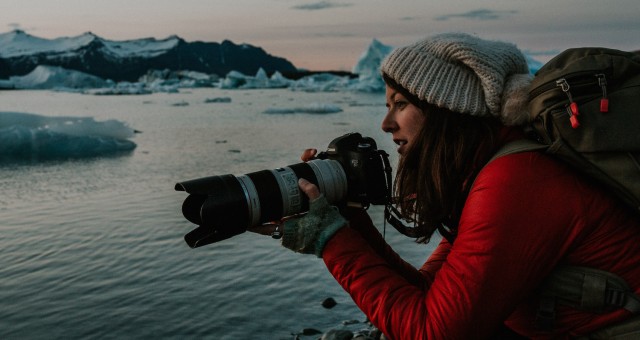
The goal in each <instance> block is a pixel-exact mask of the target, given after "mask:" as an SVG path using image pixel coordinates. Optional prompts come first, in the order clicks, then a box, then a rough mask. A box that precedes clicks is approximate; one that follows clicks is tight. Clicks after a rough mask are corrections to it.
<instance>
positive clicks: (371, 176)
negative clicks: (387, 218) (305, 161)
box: [317, 133, 391, 208]
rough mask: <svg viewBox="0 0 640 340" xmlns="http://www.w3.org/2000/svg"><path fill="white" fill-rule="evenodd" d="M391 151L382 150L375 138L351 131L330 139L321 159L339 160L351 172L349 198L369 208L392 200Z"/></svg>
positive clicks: (348, 172)
mask: <svg viewBox="0 0 640 340" xmlns="http://www.w3.org/2000/svg"><path fill="white" fill-rule="evenodd" d="M388 157H389V156H388V155H387V153H386V152H384V151H383V150H378V149H377V145H376V142H375V140H373V138H371V137H363V136H362V135H360V134H359V133H348V134H346V135H343V136H340V137H338V138H336V139H334V140H332V141H331V142H330V143H329V146H328V147H327V150H326V151H323V152H320V153H319V154H318V155H317V158H318V159H331V160H335V161H337V162H338V163H340V165H341V166H342V169H343V170H344V172H345V174H346V176H347V196H346V197H345V198H346V202H345V203H347V204H351V205H360V206H362V207H364V208H367V207H368V206H369V205H370V204H374V205H385V204H387V203H389V201H390V192H391V191H390V190H391V176H390V173H391V166H390V165H389V162H388Z"/></svg>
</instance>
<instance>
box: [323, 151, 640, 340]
mask: <svg viewBox="0 0 640 340" xmlns="http://www.w3.org/2000/svg"><path fill="white" fill-rule="evenodd" d="M350 225H351V227H349V228H342V229H341V230H339V231H338V232H337V233H336V234H335V235H334V236H333V237H332V238H331V240H330V241H329V242H328V243H327V245H326V247H325V249H324V251H323V259H324V261H325V263H326V265H327V268H328V269H329V271H330V272H331V273H332V274H333V276H334V277H335V278H336V280H337V281H338V282H339V283H340V284H341V285H342V287H343V288H344V289H345V290H346V291H347V292H348V293H349V294H350V295H351V297H352V298H353V300H354V301H355V303H356V304H357V305H358V306H359V307H360V309H361V310H362V311H363V312H364V313H365V314H366V315H367V316H368V317H369V319H370V320H371V322H372V323H373V324H374V325H376V327H378V328H379V329H380V330H381V331H382V332H383V333H384V334H385V335H386V336H387V337H388V338H390V339H480V338H487V337H490V336H492V334H494V332H496V330H497V329H499V328H500V327H501V325H502V324H504V323H506V324H507V325H508V326H509V328H511V329H513V330H515V331H516V332H517V333H519V334H521V335H524V336H527V337H532V338H536V337H540V338H563V337H565V338H569V337H572V336H576V335H582V334H588V333H590V332H593V331H594V330H597V329H599V328H601V327H603V326H606V325H610V324H613V323H615V322H618V321H621V320H624V319H625V318H626V317H628V316H629V312H627V311H626V310H623V309H619V310H616V311H613V312H611V313H607V314H590V313H587V312H582V311H578V310H573V309H568V308H559V310H558V314H557V317H556V327H555V328H554V333H552V334H550V333H542V332H541V331H540V330H539V329H538V328H536V327H535V325H534V319H535V314H536V311H537V308H538V303H537V300H536V298H535V294H534V289H535V288H536V287H537V286H538V285H539V284H540V282H541V280H542V279H544V278H545V276H547V275H548V274H549V272H550V271H551V270H552V269H553V268H554V267H555V266H557V265H559V264H567V265H577V266H586V267H591V268H597V269H602V270H605V271H609V272H612V273H615V274H617V275H619V276H621V277H622V278H623V279H625V280H626V282H627V283H628V284H629V285H630V286H631V287H633V288H634V289H635V291H636V293H638V294H640V267H639V266H638V263H640V251H639V249H640V219H639V218H638V217H637V216H636V215H634V214H633V213H631V212H629V211H627V210H626V209H625V208H623V207H622V206H621V203H619V202H618V201H617V200H616V199H615V198H613V197H611V196H610V195H608V194H607V193H606V192H605V191H603V190H602V189H601V188H599V187H597V186H596V185H593V184H591V183H590V182H589V181H588V180H586V179H584V178H582V177H580V176H578V175H576V174H575V173H574V171H572V170H571V169H570V168H569V167H567V166H566V165H565V164H563V163H561V162H559V161H555V160H553V159H551V158H550V157H549V156H546V155H544V154H542V153H539V152H524V153H519V154H512V155H508V156H504V157H501V158H498V159H497V160H495V161H493V162H491V163H490V164H488V165H487V166H486V167H485V168H484V169H483V170H482V171H481V172H480V173H479V175H478V177H477V178H476V181H475V183H474V185H473V187H472V189H471V191H470V193H469V196H468V199H467V201H466V204H465V206H464V209H463V211H462V216H461V219H460V224H459V228H458V236H457V238H456V240H455V242H454V244H453V246H452V245H451V244H449V243H448V242H446V241H442V242H441V244H440V245H439V246H438V247H437V249H436V250H435V251H434V252H433V254H431V256H430V257H429V259H428V260H427V262H426V263H425V264H424V265H423V266H422V268H420V269H419V270H417V269H415V268H414V267H412V266H411V265H409V264H408V263H406V262H404V261H403V260H402V259H401V258H400V257H399V256H398V255H397V254H395V253H394V252H393V250H391V249H390V248H389V246H388V245H387V244H386V242H385V241H384V240H383V239H382V237H381V235H380V233H379V232H378V231H377V229H375V227H374V226H373V225H372V223H371V221H370V220H369V219H368V216H366V214H363V215H362V216H359V217H356V218H355V219H352V220H351V221H350ZM407 242H410V241H409V240H408V241H407Z"/></svg>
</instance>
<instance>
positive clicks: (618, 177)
mask: <svg viewBox="0 0 640 340" xmlns="http://www.w3.org/2000/svg"><path fill="white" fill-rule="evenodd" d="M529 94H530V103H529V108H530V113H531V118H532V120H533V128H534V130H535V133H536V135H537V137H538V139H539V142H541V143H542V144H543V145H547V146H548V148H547V150H546V153H548V154H551V155H554V156H556V157H558V158H561V159H563V160H564V161H566V162H568V163H569V164H571V165H572V166H573V167H574V168H575V169H576V170H577V171H580V172H582V173H584V174H586V175H587V176H589V177H590V178H593V179H594V180H596V181H598V182H600V183H602V184H603V185H604V186H606V187H607V188H609V189H610V190H611V192H613V193H615V194H616V195H617V196H618V197H620V198H621V199H622V201H623V202H625V203H626V204H628V205H629V206H630V207H631V208H632V209H634V210H635V211H636V212H638V213H640V55H638V54H635V53H632V52H623V51H618V50H613V49H607V48H574V49H569V50H566V51H564V52H562V53H560V54H559V55H558V56H556V57H555V58H553V59H551V60H550V61H549V62H547V63H546V64H545V65H544V66H543V67H542V68H540V69H539V70H538V72H536V74H535V77H534V78H533V81H532V84H531V90H530V92H529Z"/></svg>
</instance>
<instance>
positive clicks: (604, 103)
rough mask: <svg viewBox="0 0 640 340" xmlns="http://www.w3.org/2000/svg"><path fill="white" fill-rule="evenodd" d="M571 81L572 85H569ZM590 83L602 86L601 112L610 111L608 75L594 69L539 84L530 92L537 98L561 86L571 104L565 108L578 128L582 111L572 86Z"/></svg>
mask: <svg viewBox="0 0 640 340" xmlns="http://www.w3.org/2000/svg"><path fill="white" fill-rule="evenodd" d="M570 83H571V85H569V84H570ZM589 85H597V86H599V87H600V88H601V90H602V97H601V98H600V112H603V113H604V112H608V111H609V99H608V98H607V76H606V74H605V73H593V71H588V72H579V73H574V74H571V75H568V76H566V77H563V78H559V79H557V80H556V81H555V82H547V83H545V84H544V85H541V86H538V87H537V88H535V89H533V90H532V91H531V92H530V98H535V97H537V96H539V95H541V94H542V93H544V92H547V91H550V90H553V89H555V88H558V87H560V89H561V90H562V91H563V92H564V93H565V94H566V95H567V98H568V99H569V104H567V105H565V110H566V111H567V114H568V115H569V121H570V122H571V127H572V128H574V129H577V128H578V127H579V126H580V122H579V120H578V116H579V115H580V111H579V110H578V103H577V102H575V101H574V100H573V96H572V95H571V86H574V87H580V86H589Z"/></svg>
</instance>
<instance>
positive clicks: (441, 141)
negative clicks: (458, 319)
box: [384, 76, 501, 243]
mask: <svg viewBox="0 0 640 340" xmlns="http://www.w3.org/2000/svg"><path fill="white" fill-rule="evenodd" d="M384 79H385V82H386V83H387V85H389V86H390V87H392V88H393V89H394V90H396V91H398V92H400V93H401V94H403V96H404V97H405V98H407V100H409V102H411V103H412V104H413V105H416V106H417V107H418V108H420V110H421V111H422V113H423V114H424V115H425V122H424V125H423V126H422V128H421V129H420V132H419V134H418V137H417V139H416V140H415V141H414V142H413V143H412V146H411V148H410V149H409V150H407V152H405V154H404V155H403V156H402V157H400V161H399V164H398V169H397V172H396V181H395V186H394V193H395V195H397V197H398V198H399V200H398V202H397V206H398V208H399V209H400V211H401V212H402V215H403V217H404V218H405V219H407V220H408V221H410V222H414V223H415V225H416V228H417V231H418V235H419V237H418V239H417V242H421V243H426V242H428V241H429V239H430V238H431V236H432V235H433V233H434V231H435V230H437V229H440V231H441V232H442V233H445V234H447V233H450V234H452V235H453V236H455V234H456V233H457V228H458V222H459V221H460V214H461V213H462V208H463V206H464V203H465V201H466V198H467V196H468V194H469V190H470V188H471V184H472V183H473V180H474V179H475V176H476V175H477V174H478V172H479V171H480V169H481V168H482V166H483V165H484V164H485V163H486V162H487V161H488V160H489V158H490V157H491V156H492V155H493V153H494V152H495V150H496V147H497V143H498V142H497V139H498V138H497V136H498V132H499V129H500V126H501V123H500V121H499V120H498V119H497V118H493V117H477V116H471V115H469V114H461V113H457V112H453V111H450V110H448V109H444V108H440V107H437V106H434V105H431V104H429V103H427V102H425V101H421V100H419V99H418V98H417V97H416V96H415V95H412V94H411V93H409V92H408V91H407V90H406V89H404V88H403V87H401V86H399V85H398V84H397V83H396V82H395V81H393V80H392V79H390V78H389V77H387V76H384ZM443 226H444V230H443ZM445 236H450V235H445Z"/></svg>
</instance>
